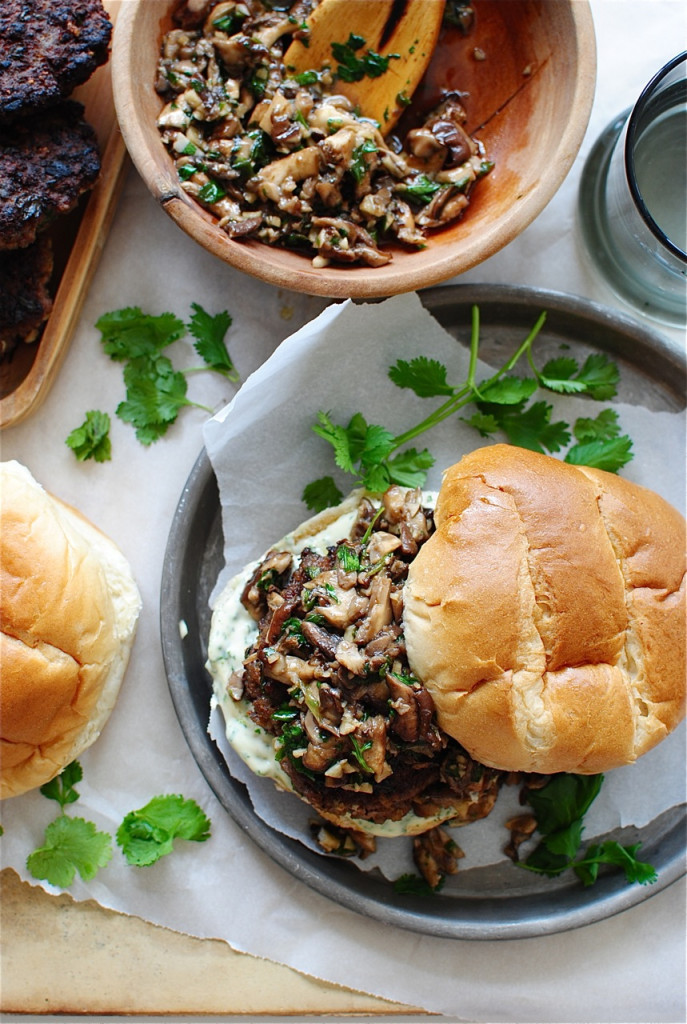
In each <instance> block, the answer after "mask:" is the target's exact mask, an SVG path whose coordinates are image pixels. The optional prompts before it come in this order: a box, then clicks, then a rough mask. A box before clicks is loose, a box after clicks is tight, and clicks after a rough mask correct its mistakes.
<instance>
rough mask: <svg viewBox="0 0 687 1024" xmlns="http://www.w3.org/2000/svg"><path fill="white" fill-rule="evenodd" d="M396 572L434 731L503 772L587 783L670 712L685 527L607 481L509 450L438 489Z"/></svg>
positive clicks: (637, 746)
mask: <svg viewBox="0 0 687 1024" xmlns="http://www.w3.org/2000/svg"><path fill="white" fill-rule="evenodd" d="M435 521H436V526H437V530H436V532H435V534H434V535H433V536H432V537H431V538H430V539H429V540H428V541H427V543H426V544H425V545H424V546H423V547H422V548H421V550H420V552H419V554H418V556H417V558H416V559H415V560H414V561H413V563H412V564H411V566H410V570H409V574H408V581H407V584H406V587H405V593H404V629H405V637H406V644H407V649H408V659H409V663H410V665H411V668H412V669H413V671H414V672H415V673H416V675H417V677H418V678H419V679H421V680H422V681H423V684H424V685H425V686H426V687H427V689H428V690H429V691H430V693H431V695H432V697H433V699H434V702H435V705H436V711H437V720H438V722H439V725H440V727H441V729H442V730H443V731H444V732H446V733H447V734H449V735H450V736H453V737H454V738H455V739H456V740H457V741H458V742H459V743H460V744H462V745H463V746H464V747H465V749H466V750H467V751H468V753H469V754H470V755H471V756H472V757H473V758H474V759H475V760H477V761H480V762H482V763H483V764H486V765H490V766H491V767H494V768H500V769H503V770H506V771H525V772H538V773H543V774H550V773H555V772H576V773H580V774H595V773H597V772H604V771H607V770H609V769H612V768H615V767H618V766H620V765H624V764H628V763H631V762H633V761H635V760H636V759H637V758H638V757H640V756H641V755H642V754H644V753H646V751H648V750H650V749H651V748H652V747H654V746H655V745H656V744H657V743H659V742H660V741H661V740H662V739H664V738H665V737H666V736H667V735H668V734H669V733H670V732H671V730H673V729H674V728H675V727H676V726H677V724H678V723H679V722H680V720H681V719H682V718H683V716H684V713H685V521H684V519H683V517H682V516H681V515H680V514H679V513H678V512H677V511H676V510H675V509H674V508H672V506H670V505H669V504H668V503H667V502H666V501H664V500H663V499H662V498H661V497H659V496H658V495H657V494H654V493H653V492H652V491H650V490H647V489H646V488H643V487H640V486H638V485H636V484H633V483H630V482H628V481H626V480H623V479H621V478H620V477H617V476H615V475H613V474H611V473H606V472H603V471H601V470H596V469H590V468H587V467H584V466H573V465H569V464H567V463H564V462H561V461H560V460H558V459H554V458H552V457H550V456H547V455H540V454H537V453H535V452H530V451H526V450H524V449H520V448H516V447H514V446H511V445H494V446H491V447H487V448H482V449H478V450H477V451H474V452H472V453H470V454H469V455H467V456H466V457H465V458H463V459H461V461H460V462H458V463H457V464H456V465H455V466H453V467H451V468H450V469H449V470H448V471H447V472H446V473H445V475H444V478H443V483H442V486H441V490H440V492H439V497H438V501H437V508H436V514H435Z"/></svg>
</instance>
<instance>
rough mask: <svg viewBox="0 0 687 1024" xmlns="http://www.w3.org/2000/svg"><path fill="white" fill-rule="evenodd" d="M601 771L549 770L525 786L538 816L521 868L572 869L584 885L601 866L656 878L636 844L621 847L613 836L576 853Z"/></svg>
mask: <svg viewBox="0 0 687 1024" xmlns="http://www.w3.org/2000/svg"><path fill="white" fill-rule="evenodd" d="M603 779H604V777H603V775H573V774H561V775H554V776H553V777H552V778H551V779H550V780H549V782H547V784H546V785H545V786H544V787H542V788H541V789H538V790H528V791H527V800H528V802H529V804H530V806H531V807H532V810H533V811H534V815H535V817H536V819H537V830H538V832H539V833H540V835H541V839H540V841H539V844H538V845H537V846H536V847H535V849H534V850H533V851H532V853H530V854H529V856H528V857H527V858H526V860H524V861H521V862H518V863H519V866H520V867H523V868H526V869H527V870H528V871H533V872H536V873H538V874H542V875H547V876H549V877H551V878H555V877H557V876H558V875H561V874H562V873H563V872H564V871H567V870H569V869H572V870H573V871H574V872H575V874H576V875H577V877H578V878H579V879H580V881H581V882H582V884H583V885H585V886H590V885H593V884H594V883H595V882H596V880H597V878H598V875H599V868H600V867H601V866H602V865H611V866H613V867H619V868H621V869H622V870H623V871H624V873H625V878H626V879H627V881H628V882H629V883H634V882H639V883H640V885H648V884H651V883H653V882H655V881H656V878H657V875H656V871H655V869H654V868H653V866H652V865H651V864H648V863H645V862H643V861H640V860H639V859H638V857H637V853H638V851H639V849H640V847H641V843H635V844H633V845H630V846H622V845H621V844H620V843H618V842H616V841H615V840H608V841H606V842H603V843H595V844H593V845H591V846H589V847H588V848H587V849H586V851H585V852H584V853H583V854H582V856H581V857H578V854H579V851H580V847H581V845H582V834H583V832H584V823H583V819H584V816H585V814H586V813H587V811H588V810H589V807H590V806H591V804H592V802H593V801H594V800H595V799H596V797H597V796H598V794H599V791H600V790H601V785H602V783H603Z"/></svg>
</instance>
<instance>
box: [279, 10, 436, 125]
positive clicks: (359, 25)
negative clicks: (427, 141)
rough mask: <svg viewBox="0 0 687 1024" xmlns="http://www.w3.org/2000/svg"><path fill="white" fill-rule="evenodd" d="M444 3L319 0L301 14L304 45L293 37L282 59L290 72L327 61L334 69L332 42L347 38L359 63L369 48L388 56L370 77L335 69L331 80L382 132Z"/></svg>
mask: <svg viewBox="0 0 687 1024" xmlns="http://www.w3.org/2000/svg"><path fill="white" fill-rule="evenodd" d="M444 6H445V0H320V3H319V5H318V6H317V7H316V8H315V10H314V11H313V13H312V14H311V15H310V17H309V18H308V20H307V24H308V27H309V30H310V32H309V41H308V45H307V46H305V45H303V43H302V42H301V41H300V40H299V39H295V40H294V41H293V42H292V43H291V45H290V46H289V48H288V50H287V51H286V54H285V56H284V64H285V66H286V68H287V70H288V71H294V72H296V73H302V72H304V71H321V70H322V69H323V68H324V67H327V66H329V67H330V68H331V69H332V71H333V72H336V71H337V68H338V66H339V65H340V64H341V63H342V62H341V61H340V60H337V58H336V57H335V56H334V55H333V53H332V43H339V44H344V45H345V44H349V48H348V49H347V50H346V52H347V54H349V56H350V57H351V59H352V61H353V62H354V63H355V62H357V61H361V62H362V63H363V64H365V63H366V55H367V54H368V53H369V52H370V51H371V52H372V54H373V55H374V56H373V60H374V63H375V64H378V63H379V62H377V60H376V56H377V55H379V56H381V57H382V58H384V60H385V61H386V60H388V65H387V69H386V70H385V71H383V73H381V74H379V75H378V76H376V77H371V76H370V75H369V74H368V73H364V74H363V77H362V78H361V79H360V80H359V81H345V80H344V79H343V78H342V77H341V75H340V74H339V75H337V81H336V91H337V92H339V93H342V94H343V95H344V96H346V97H347V98H348V99H349V100H351V102H352V103H353V104H355V106H357V107H359V109H360V111H361V113H362V114H363V116H364V117H369V118H372V119H373V120H375V121H377V122H379V125H380V127H381V130H382V132H383V133H384V134H386V133H387V132H389V131H390V130H391V128H393V126H394V125H395V124H396V122H397V120H398V119H399V117H400V116H401V114H402V113H403V111H404V110H405V108H406V107H407V106H408V103H409V102H410V98H411V97H412V95H413V92H414V91H415V89H416V87H417V85H418V83H419V81H420V79H421V78H422V76H423V74H424V73H425V70H426V68H427V65H428V64H429V61H430V59H431V57H432V53H433V52H434V47H435V46H436V42H437V38H438V36H439V30H440V28H441V19H442V17H443V13H444ZM355 37H358V38H357V39H356V38H355ZM360 40H363V41H364V42H362V43H361V42H360ZM356 47H357V48H356Z"/></svg>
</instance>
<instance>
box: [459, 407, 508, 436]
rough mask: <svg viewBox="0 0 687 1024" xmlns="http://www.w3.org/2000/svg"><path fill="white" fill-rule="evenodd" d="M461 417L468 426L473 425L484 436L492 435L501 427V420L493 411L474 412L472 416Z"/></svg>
mask: <svg viewBox="0 0 687 1024" xmlns="http://www.w3.org/2000/svg"><path fill="white" fill-rule="evenodd" d="M461 419H462V420H463V422H464V423H467V424H468V426H470V427H473V428H474V429H475V430H476V431H477V432H478V433H479V434H481V435H482V437H491V435H492V434H495V433H496V431H497V430H498V429H499V421H498V420H497V419H496V417H495V416H494V415H493V414H492V413H487V412H480V411H479V410H478V411H477V412H474V413H473V414H472V416H469V417H465V416H462V417H461Z"/></svg>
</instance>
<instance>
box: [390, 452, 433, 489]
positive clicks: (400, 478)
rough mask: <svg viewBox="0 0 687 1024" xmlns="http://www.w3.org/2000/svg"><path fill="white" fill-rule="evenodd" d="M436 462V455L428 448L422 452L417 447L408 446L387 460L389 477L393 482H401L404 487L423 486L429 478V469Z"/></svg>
mask: <svg viewBox="0 0 687 1024" xmlns="http://www.w3.org/2000/svg"><path fill="white" fill-rule="evenodd" d="M434 462H435V459H434V456H433V455H432V454H431V453H430V451H429V450H428V449H427V448H423V449H422V451H421V452H419V451H417V449H416V448H408V449H407V450H406V451H403V452H400V453H399V454H398V455H395V456H394V457H393V459H389V460H388V461H387V466H388V468H389V478H390V480H391V482H392V483H394V484H401V486H402V487H422V485H423V484H424V482H425V480H426V478H427V470H428V469H431V468H432V466H433V465H434Z"/></svg>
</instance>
